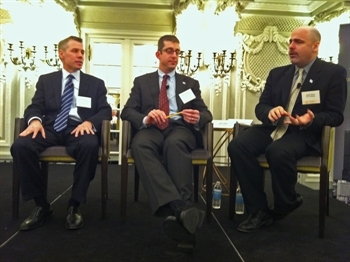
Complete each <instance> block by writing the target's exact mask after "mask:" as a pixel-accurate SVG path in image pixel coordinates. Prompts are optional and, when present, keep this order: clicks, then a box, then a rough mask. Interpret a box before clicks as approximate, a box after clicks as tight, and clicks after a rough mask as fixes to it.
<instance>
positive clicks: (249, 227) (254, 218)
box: [237, 210, 273, 233]
mask: <svg viewBox="0 0 350 262" xmlns="http://www.w3.org/2000/svg"><path fill="white" fill-rule="evenodd" d="M272 223H273V218H272V215H271V213H270V210H262V211H259V212H257V213H253V214H251V215H250V216H249V217H248V219H247V220H245V221H243V222H242V223H241V224H240V225H239V226H238V228H237V230H238V231H241V232H245V233H251V232H255V231H258V230H259V228H260V227H261V226H264V225H266V226H267V225H271V224H272Z"/></svg>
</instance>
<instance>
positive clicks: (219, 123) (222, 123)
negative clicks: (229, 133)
mask: <svg viewBox="0 0 350 262" xmlns="http://www.w3.org/2000/svg"><path fill="white" fill-rule="evenodd" d="M236 122H238V123H240V124H245V125H251V124H252V123H253V119H228V120H213V121H212V123H213V127H214V128H233V126H234V125H235V123H236Z"/></svg>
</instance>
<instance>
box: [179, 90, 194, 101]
mask: <svg viewBox="0 0 350 262" xmlns="http://www.w3.org/2000/svg"><path fill="white" fill-rule="evenodd" d="M179 97H180V99H181V101H182V102H183V103H184V104H186V103H188V102H190V101H191V100H193V99H195V98H196V96H195V95H194V94H193V92H192V89H187V90H186V91H184V92H182V93H181V94H179Z"/></svg>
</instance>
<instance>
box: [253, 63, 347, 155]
mask: <svg viewBox="0 0 350 262" xmlns="http://www.w3.org/2000/svg"><path fill="white" fill-rule="evenodd" d="M294 70H295V66H294V65H288V66H282V67H278V68H275V69H273V70H271V71H270V73H269V76H268V78H267V81H266V85H265V89H264V91H263V93H262V95H261V97H260V100H259V103H258V104H257V105H256V108H255V113H256V116H257V118H258V119H259V120H260V121H261V122H262V123H263V125H264V126H266V127H267V128H270V129H271V130H274V129H275V126H273V125H272V124H271V122H270V120H269V119H268V114H269V111H270V110H271V109H272V108H274V107H276V106H283V107H284V108H286V105H287V102H288V99H289V95H290V89H291V85H292V81H293V76H294ZM312 90H319V91H320V103H319V104H311V105H302V99H301V93H302V92H305V91H312ZM346 96H347V83H346V70H345V68H343V67H342V66H339V65H336V64H332V63H328V62H325V61H322V60H320V59H318V58H316V60H315V62H314V63H313V65H312V66H311V68H310V70H309V72H308V74H307V76H306V78H305V80H304V82H303V85H302V86H301V89H300V92H299V95H298V97H297V100H296V102H295V106H294V108H293V112H292V115H293V116H295V115H299V116H301V115H303V114H305V113H306V112H307V109H310V110H311V111H312V112H313V113H314V114H315V118H314V119H313V122H312V123H311V125H310V126H308V127H306V128H305V129H303V128H300V127H298V126H292V125H291V126H290V127H289V128H290V129H291V131H292V132H299V133H300V134H301V135H304V136H305V139H306V141H307V143H308V144H309V145H310V146H311V147H313V148H315V149H316V150H317V151H318V152H320V140H321V132H322V127H323V126H325V125H330V126H339V125H340V124H341V123H342V122H343V120H344V115H343V112H344V109H345V103H346Z"/></svg>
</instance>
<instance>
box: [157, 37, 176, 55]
mask: <svg viewBox="0 0 350 262" xmlns="http://www.w3.org/2000/svg"><path fill="white" fill-rule="evenodd" d="M164 41H170V42H173V43H179V44H180V41H179V39H177V37H176V36H174V35H163V36H162V37H161V38H159V40H158V51H162V49H163V47H164Z"/></svg>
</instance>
